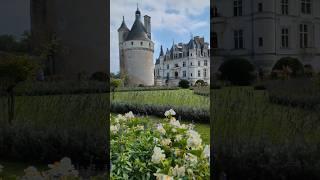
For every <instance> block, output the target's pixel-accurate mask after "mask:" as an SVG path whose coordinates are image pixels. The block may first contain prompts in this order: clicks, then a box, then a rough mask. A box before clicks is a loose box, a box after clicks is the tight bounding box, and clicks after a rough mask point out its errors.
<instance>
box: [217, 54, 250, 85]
mask: <svg viewBox="0 0 320 180" xmlns="http://www.w3.org/2000/svg"><path fill="white" fill-rule="evenodd" d="M219 71H220V72H221V79H222V80H227V81H230V82H231V83H232V84H234V85H240V86H246V85H250V84H251V83H252V82H253V80H254V79H255V75H254V66H253V65H252V64H251V63H250V62H249V61H248V60H246V59H241V58H234V59H229V60H227V61H225V62H224V63H222V65H221V66H220V68H219Z"/></svg>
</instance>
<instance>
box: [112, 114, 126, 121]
mask: <svg viewBox="0 0 320 180" xmlns="http://www.w3.org/2000/svg"><path fill="white" fill-rule="evenodd" d="M126 120H127V118H126V117H124V116H123V115H121V114H118V116H117V117H116V119H115V121H116V122H121V121H126Z"/></svg>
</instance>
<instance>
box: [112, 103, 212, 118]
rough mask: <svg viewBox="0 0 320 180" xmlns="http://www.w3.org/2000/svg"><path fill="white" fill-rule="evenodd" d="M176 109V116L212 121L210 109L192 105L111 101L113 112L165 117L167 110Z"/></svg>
mask: <svg viewBox="0 0 320 180" xmlns="http://www.w3.org/2000/svg"><path fill="white" fill-rule="evenodd" d="M168 109H174V111H175V112H176V113H177V115H176V117H177V118H179V119H183V120H189V121H194V122H197V123H210V112H209V110H208V109H198V108H190V107H172V106H170V105H165V106H164V105H151V104H129V103H122V102H111V112H114V113H126V112H129V111H132V112H133V113H135V114H143V115H154V116H158V117H161V118H163V117H164V113H165V111H167V110H168Z"/></svg>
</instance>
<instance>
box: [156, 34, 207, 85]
mask: <svg viewBox="0 0 320 180" xmlns="http://www.w3.org/2000/svg"><path fill="white" fill-rule="evenodd" d="M154 74H155V77H154V78H155V84H156V85H157V86H164V85H169V86H177V85H178V84H179V81H180V80H181V79H185V80H188V81H189V82H190V85H194V84H195V83H196V81H197V80H203V81H204V82H206V83H208V84H209V83H210V49H209V43H206V42H204V38H200V37H199V36H197V37H195V38H192V39H191V40H190V42H189V43H187V44H183V43H179V44H173V46H172V47H171V50H169V49H167V51H166V53H164V52H163V49H162V46H161V52H160V56H159V58H158V59H157V60H156V64H155V70H154Z"/></svg>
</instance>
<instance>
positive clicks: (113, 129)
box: [110, 124, 120, 134]
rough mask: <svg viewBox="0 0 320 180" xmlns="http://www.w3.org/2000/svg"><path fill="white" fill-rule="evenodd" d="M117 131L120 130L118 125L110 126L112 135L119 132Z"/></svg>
mask: <svg viewBox="0 0 320 180" xmlns="http://www.w3.org/2000/svg"><path fill="white" fill-rule="evenodd" d="M119 129H120V124H117V125H111V126H110V131H111V133H112V134H116V133H117V132H118V131H119Z"/></svg>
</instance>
